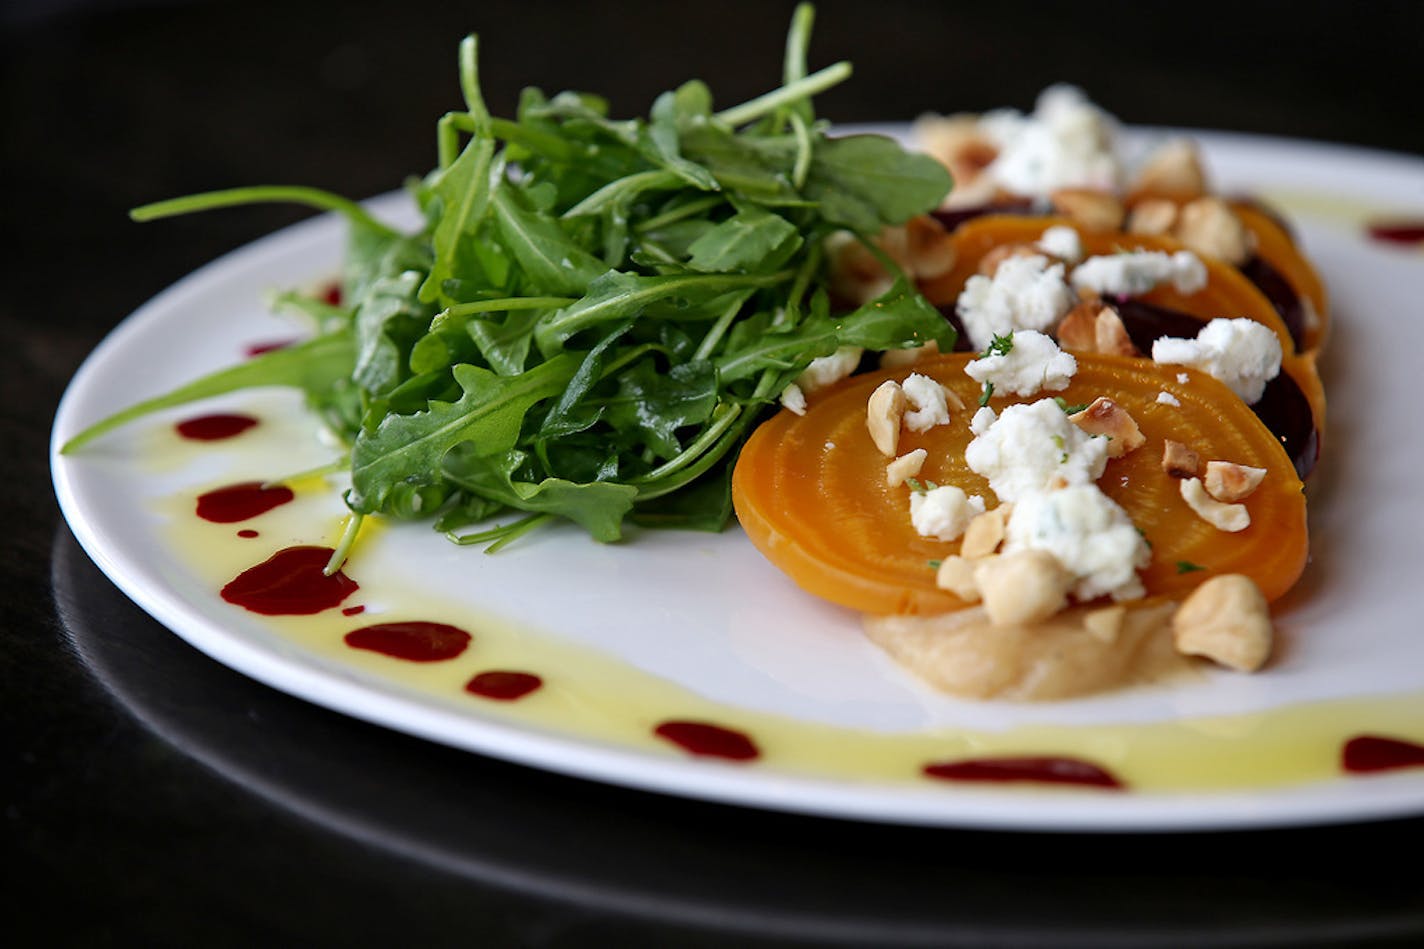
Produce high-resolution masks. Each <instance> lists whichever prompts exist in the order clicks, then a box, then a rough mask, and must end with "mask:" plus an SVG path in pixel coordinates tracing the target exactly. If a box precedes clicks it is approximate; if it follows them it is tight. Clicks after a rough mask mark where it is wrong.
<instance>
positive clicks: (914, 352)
mask: <svg viewBox="0 0 1424 949" xmlns="http://www.w3.org/2000/svg"><path fill="white" fill-rule="evenodd" d="M938 355H939V343H937V342H935V341H934V340H932V339H927V340H925V344H924V345H923V346H916V347H913V348H910V349H887V350H885V352H883V353H881V354H880V368H881V369H906V368H909V367H910V366H913V365H914V364H915V363H917V362H919V361H920V360H921V359H928V358H929V357H931V356H938Z"/></svg>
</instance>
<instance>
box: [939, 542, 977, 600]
mask: <svg viewBox="0 0 1424 949" xmlns="http://www.w3.org/2000/svg"><path fill="white" fill-rule="evenodd" d="M977 566H978V564H977V563H976V562H975V561H973V560H970V559H969V558H968V557H962V556H959V555H957V554H955V555H951V556H949V557H946V558H944V559H943V560H941V561H940V563H939V570H938V571H936V572H935V586H937V587H939V588H940V589H941V590H948V591H949V592H950V593H953V594H954V595H955V596H957V597H959V598H960V599H961V600H963V601H964V602H966V603H978V602H979V585H978V584H977V583H975V582H974V570H975V568H976V567H977Z"/></svg>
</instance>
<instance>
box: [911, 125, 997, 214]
mask: <svg viewBox="0 0 1424 949" xmlns="http://www.w3.org/2000/svg"><path fill="white" fill-rule="evenodd" d="M915 137H916V138H918V139H919V141H920V143H921V144H922V145H923V146H924V149H925V151H926V152H927V153H929V154H930V155H933V156H934V157H935V158H938V159H939V160H940V162H941V163H942V164H944V165H945V167H947V168H948V169H949V170H950V173H951V174H952V175H954V191H953V192H951V194H950V199H951V201H954V202H955V203H958V201H956V199H957V198H959V193H960V192H965V191H974V192H978V191H980V190H982V188H971V186H972V185H975V184H976V182H980V181H981V179H982V184H983V185H985V186H989V187H992V182H991V181H990V180H989V179H988V178H984V177H983V172H984V169H985V168H987V167H989V165H991V164H992V163H993V161H994V159H996V158H998V157H999V149H998V146H996V145H995V144H994V143H993V142H992V141H991V140H990V139H989V138H988V136H986V135H984V133H983V132H982V131H981V130H980V128H979V117H978V116H977V115H951V116H947V117H944V116H924V117H922V118H921V119H920V120H919V121H917V122H916V123H915Z"/></svg>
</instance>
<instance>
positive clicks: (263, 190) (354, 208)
mask: <svg viewBox="0 0 1424 949" xmlns="http://www.w3.org/2000/svg"><path fill="white" fill-rule="evenodd" d="M274 202H275V203H289V204H304V205H306V206H307V207H311V208H316V209H317V210H319V211H335V212H337V213H338V214H342V215H344V216H345V217H346V219H347V220H349V221H350V222H351V223H352V224H356V225H358V226H360V227H364V228H368V229H370V230H373V231H376V232H378V233H380V234H382V235H384V236H386V237H390V238H398V237H400V236H401V234H400V232H399V231H397V230H395V229H394V228H391V227H388V226H386V225H385V224H382V223H381V222H380V221H378V220H376V219H375V218H374V217H372V216H371V215H370V213H369V212H367V211H366V209H365V208H363V207H361V205H359V204H357V203H356V202H355V201H352V200H351V199H350V198H343V197H342V196H341V195H339V194H332V193H331V192H330V191H323V190H321V189H320V188H304V187H299V186H291V185H254V186H252V187H247V188H227V189H225V190H222V191H205V192H203V193H202V194H190V195H187V196H185V197H182V198H170V199H168V200H167V201H155V202H153V203H152V204H145V205H143V206H142V207H137V208H134V209H133V210H132V211H130V212H129V217H130V218H132V219H133V220H135V221H156V220H158V219H159V218H165V217H174V216H176V215H179V214H191V213H192V212H194V211H209V210H213V209H215V208H232V207H238V206H240V205H244V204H269V203H274Z"/></svg>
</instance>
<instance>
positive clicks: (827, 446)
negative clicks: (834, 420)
mask: <svg viewBox="0 0 1424 949" xmlns="http://www.w3.org/2000/svg"><path fill="white" fill-rule="evenodd" d="M821 447H823V448H825V449H826V451H830V450H831V449H832V448H835V447H836V443H835V442H826V444H825V445H823V446H821Z"/></svg>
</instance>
